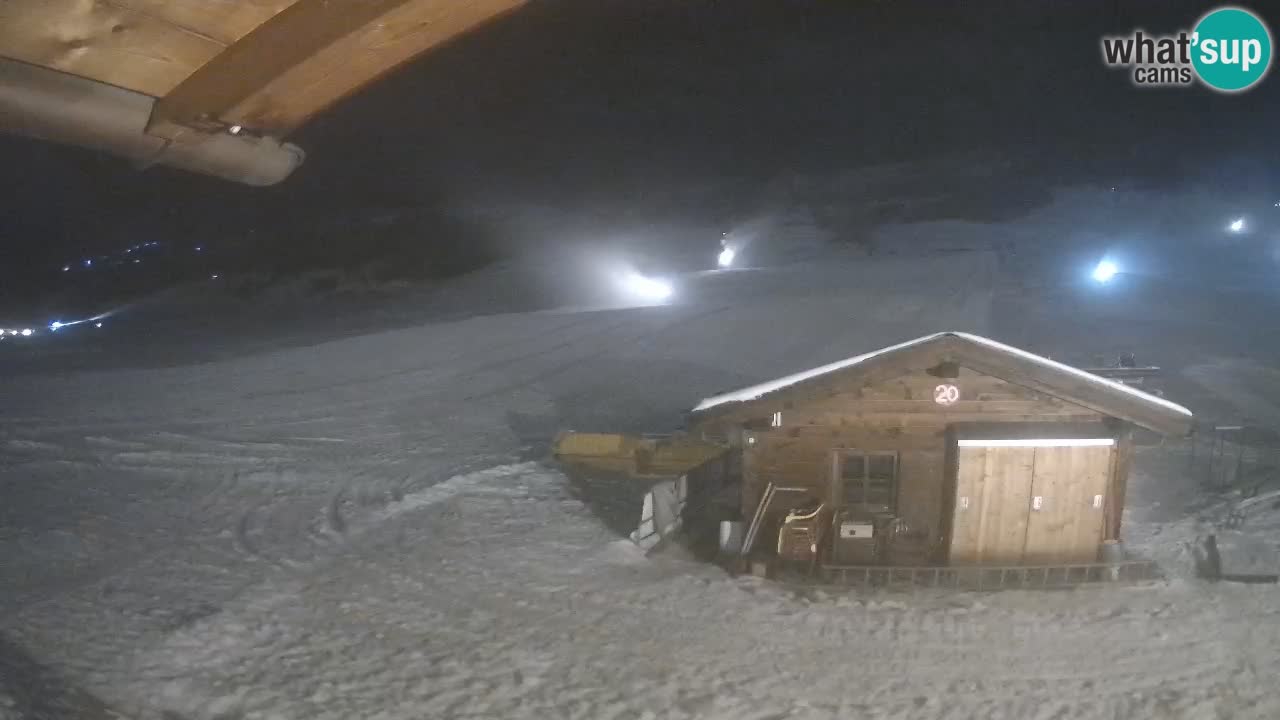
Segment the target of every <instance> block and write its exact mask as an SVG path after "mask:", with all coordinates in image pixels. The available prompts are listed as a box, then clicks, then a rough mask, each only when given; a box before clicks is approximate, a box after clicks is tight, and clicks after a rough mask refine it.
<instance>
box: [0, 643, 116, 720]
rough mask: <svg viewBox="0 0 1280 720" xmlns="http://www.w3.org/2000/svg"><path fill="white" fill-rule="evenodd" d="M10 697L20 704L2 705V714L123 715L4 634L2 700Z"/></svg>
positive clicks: (52, 719) (69, 719)
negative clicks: (68, 680) (40, 661)
mask: <svg viewBox="0 0 1280 720" xmlns="http://www.w3.org/2000/svg"><path fill="white" fill-rule="evenodd" d="M6 699H12V700H13V701H14V702H15V703H16V707H12V708H7V707H3V706H0V713H3V715H4V717H14V718H22V719H23V720H99V719H100V720H119V718H120V717H121V715H119V714H117V713H115V712H113V711H112V710H110V709H109V708H108V707H107V706H106V705H104V704H103V703H102V701H101V700H99V699H98V698H96V697H94V696H93V695H92V694H90V693H88V692H86V691H84V690H82V689H80V688H77V687H75V686H73V685H71V684H70V683H68V682H67V681H66V679H65V678H63V677H62V676H61V675H59V674H58V673H57V672H55V671H53V670H52V669H50V668H48V667H45V666H44V665H41V664H40V663H39V662H37V661H36V660H35V658H33V657H31V656H30V655H29V654H28V653H27V652H26V651H25V650H23V649H22V648H20V647H18V645H17V644H16V643H14V642H12V641H10V640H9V639H8V638H6V637H4V636H3V635H0V703H3V702H4V701H5V700H6ZM10 713H12V714H10Z"/></svg>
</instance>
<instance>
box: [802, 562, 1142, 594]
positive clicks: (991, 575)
mask: <svg viewBox="0 0 1280 720" xmlns="http://www.w3.org/2000/svg"><path fill="white" fill-rule="evenodd" d="M1157 577H1159V575H1158V573H1157V570H1156V565H1155V563H1154V562H1152V561H1150V560H1129V561H1124V562H1118V563H1075V564H1057V565H1009V566H981V565H973V566H934V567H908V566H897V567H895V566H888V565H822V566H820V567H819V568H818V578H819V579H821V580H824V581H826V582H829V583H833V584H837V585H848V586H854V587H859V586H861V587H906V588H962V589H966V590H998V589H1003V588H1049V587H1071V586H1075V585H1082V584H1086V583H1100V582H1137V581H1143V580H1154V579H1156V578H1157Z"/></svg>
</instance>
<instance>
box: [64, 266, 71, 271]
mask: <svg viewBox="0 0 1280 720" xmlns="http://www.w3.org/2000/svg"><path fill="white" fill-rule="evenodd" d="M70 271H71V266H70V265H63V266H62V272H70Z"/></svg>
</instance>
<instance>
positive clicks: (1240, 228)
mask: <svg viewBox="0 0 1280 720" xmlns="http://www.w3.org/2000/svg"><path fill="white" fill-rule="evenodd" d="M1227 227H1229V228H1230V229H1231V232H1233V233H1238V232H1244V218H1236V219H1235V220H1232V221H1231V224H1230V225H1228V226H1227Z"/></svg>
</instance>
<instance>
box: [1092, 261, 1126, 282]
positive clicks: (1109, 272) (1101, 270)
mask: <svg viewBox="0 0 1280 720" xmlns="http://www.w3.org/2000/svg"><path fill="white" fill-rule="evenodd" d="M1118 272H1120V268H1119V267H1117V266H1116V264H1115V263H1113V262H1111V261H1110V260H1103V261H1101V262H1099V263H1098V265H1097V267H1095V268H1094V269H1093V279H1094V280H1097V281H1098V282H1100V283H1104V282H1109V281H1110V280H1111V278H1113V277H1115V276H1116V273H1118Z"/></svg>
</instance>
